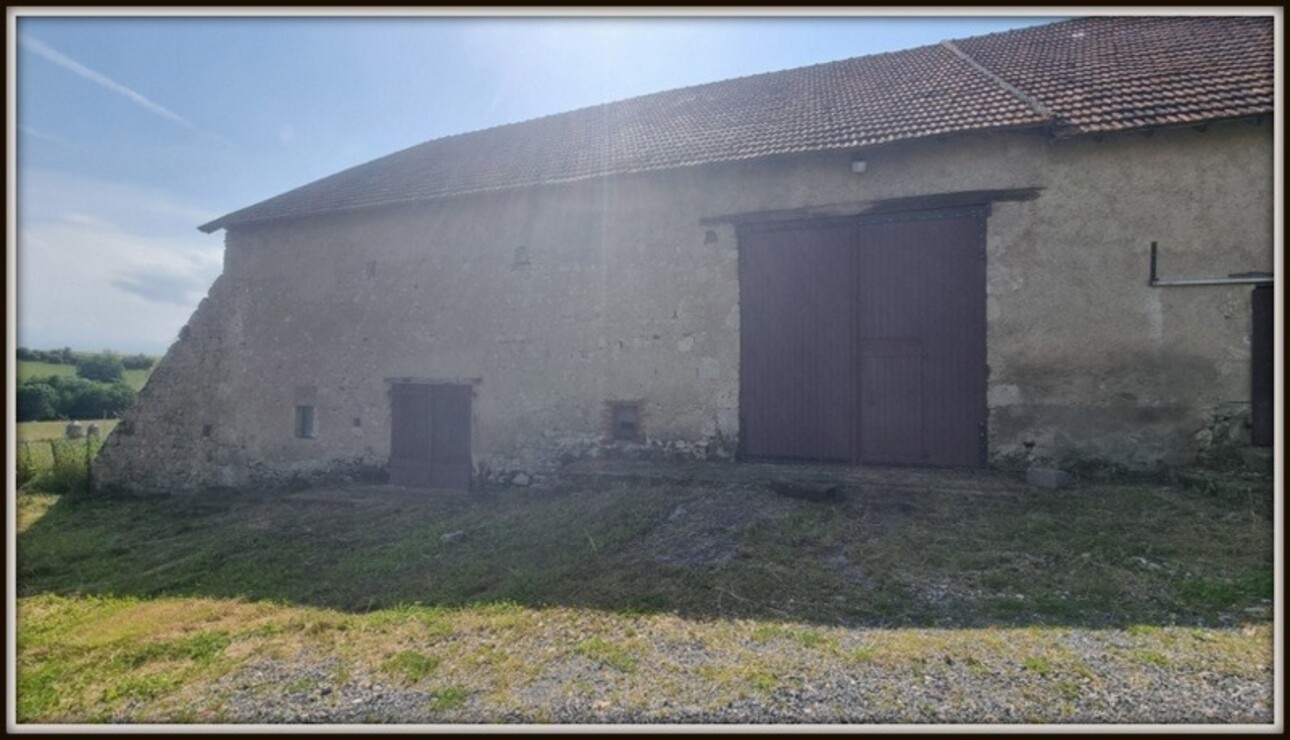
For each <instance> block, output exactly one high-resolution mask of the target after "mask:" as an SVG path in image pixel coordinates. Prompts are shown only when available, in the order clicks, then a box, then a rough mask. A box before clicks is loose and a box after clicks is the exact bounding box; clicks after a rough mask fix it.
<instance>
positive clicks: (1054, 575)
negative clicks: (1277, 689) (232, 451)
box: [18, 483, 1273, 628]
mask: <svg viewBox="0 0 1290 740" xmlns="http://www.w3.org/2000/svg"><path fill="white" fill-rule="evenodd" d="M1271 495H1272V494H1271V489H1270V486H1266V485H1262V484H1255V485H1249V486H1245V487H1240V486H1236V487H1232V486H1228V487H1218V488H1215V487H1210V488H1206V489H1204V490H1200V489H1195V488H1179V487H1164V486H1159V485H1146V484H1141V485H1100V486H1088V487H1081V488H1076V489H1072V490H1066V491H1059V492H1052V491H1044V492H1037V491H1035V492H1022V493H1015V492H1014V493H1011V494H1007V495H979V494H978V495H966V494H964V493H963V492H962V491H958V492H954V491H951V492H939V491H922V492H915V491H903V492H888V493H881V492H874V491H868V490H865V491H859V490H853V491H850V492H849V493H848V495H847V497H846V499H845V500H844V501H843V502H841V503H838V504H815V503H809V502H805V501H797V500H791V499H786V498H784V497H781V496H776V495H775V494H773V493H771V492H769V491H768V490H765V489H762V488H758V487H756V486H741V485H737V484H727V485H724V486H723V485H718V484H712V483H708V484H697V483H696V484H692V485H685V484H668V485H657V484H655V485H651V484H647V483H638V484H630V483H611V484H605V485H591V484H587V485H573V484H568V485H563V486H561V487H558V488H555V489H552V490H546V491H538V490H518V489H485V490H482V491H478V492H473V493H469V494H466V493H448V492H424V491H412V490H409V489H402V488H397V487H388V486H360V485H353V486H344V487H322V488H314V489H308V490H303V491H295V492H274V493H230V492H218V493H217V492H211V493H208V494H205V495H201V496H197V495H193V496H184V497H179V496H176V497H169V498H152V499H138V498H134V499H132V498H93V497H70V496H64V497H56V496H50V495H40V494H22V495H20V496H19V525H20V533H19V536H18V594H19V596H20V597H22V596H30V595H35V594H43V593H53V594H60V595H91V594H92V595H112V596H133V597H141V598H148V597H159V596H201V597H219V598H243V599H248V600H272V601H276V602H284V603H292V604H299V605H310V606H322V607H330V608H335V609H341V610H345V611H350V612H364V611H369V610H374V609H381V608H388V607H393V606H398V605H409V604H420V605H424V606H448V607H451V606H464V605H479V604H486V603H500V602H509V603H515V604H520V605H524V606H532V607H542V606H569V607H585V608H594V609H599V610H607V611H611V612H617V613H650V612H659V611H668V612H674V613H677V614H679V615H681V616H684V617H687V618H691V619H713V618H745V619H756V620H768V621H799V622H810V623H817V624H833V625H836V624H846V625H872V626H932V627H948V628H953V627H981V626H989V625H1002V624H1007V625H1019V624H1047V625H1071V626H1090V627H1114V626H1127V625H1141V624H1160V625H1167V624H1192V625H1210V626H1221V625H1224V624H1231V623H1235V622H1251V621H1268V620H1270V618H1271V613H1270V600H1271V597H1272V544H1273V539H1272V537H1273V534H1272V523H1271V514H1270V512H1271V506H1270V501H1271Z"/></svg>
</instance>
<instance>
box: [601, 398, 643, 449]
mask: <svg viewBox="0 0 1290 740" xmlns="http://www.w3.org/2000/svg"><path fill="white" fill-rule="evenodd" d="M641 432H642V430H641V404H640V402H639V401H610V402H609V437H610V439H613V440H614V441H616V442H638V441H640V439H641V436H642V435H641Z"/></svg>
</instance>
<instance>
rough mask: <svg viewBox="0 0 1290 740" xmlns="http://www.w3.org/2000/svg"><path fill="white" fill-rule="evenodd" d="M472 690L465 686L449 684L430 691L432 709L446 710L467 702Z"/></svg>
mask: <svg viewBox="0 0 1290 740" xmlns="http://www.w3.org/2000/svg"><path fill="white" fill-rule="evenodd" d="M469 696H470V692H469V691H468V690H467V689H466V688H465V687H463V686H449V687H447V688H444V689H439V690H438V691H432V692H430V711H432V712H446V711H449V710H452V709H458V708H460V707H461V706H462V705H463V704H465V703H466V699H467V698H468V697H469Z"/></svg>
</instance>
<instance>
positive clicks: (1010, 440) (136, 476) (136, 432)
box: [95, 123, 1272, 490]
mask: <svg viewBox="0 0 1290 740" xmlns="http://www.w3.org/2000/svg"><path fill="white" fill-rule="evenodd" d="M852 155H853V153H852V152H849V151H848V152H833V153H823V154H805V155H800V156H793V157H783V158H775V159H766V160H750V161H746V162H739V163H732V164H724V165H707V166H701V167H692V168H685V169H679V170H670V171H662V172H655V173H641V174H636V175H630V176H620V177H613V178H604V179H598V180H588V181H582V182H576V183H568V184H559V185H550V186H543V187H535V188H526V189H521V190H514V191H502V192H495V193H481V194H476V195H468V196H460V197H455V198H450V199H444V200H440V201H436V202H431V203H426V204H420V205H409V206H404V207H397V208H380V209H367V210H358V211H353V212H349V213H337V214H331V215H327V216H323V217H317V218H303V219H297V220H292V221H281V222H270V223H265V224H260V225H246V226H241V227H235V228H233V229H232V230H231V231H230V232H229V233H228V234H227V237H226V247H225V270H224V274H223V275H222V276H221V277H220V278H219V279H218V280H217V281H216V283H215V285H214V286H213V287H212V289H211V292H210V295H209V296H208V298H207V299H206V300H205V301H204V302H203V304H202V306H201V307H199V309H198V310H197V312H196V313H195V314H194V317H193V319H192V320H191V321H190V323H189V326H188V327H186V329H185V334H184V335H183V336H182V338H181V339H179V340H178V341H176V343H175V344H174V345H173V346H172V348H171V349H170V351H169V353H168V354H167V356H166V357H165V359H164V360H163V361H162V363H161V365H160V366H159V367H158V369H157V371H156V372H155V373H154V375H153V377H152V379H151V380H150V382H149V384H148V386H147V387H146V388H145V390H144V393H143V394H142V395H141V398H140V401H139V403H138V404H137V405H136V406H135V408H133V409H132V410H131V411H130V412H129V413H128V414H127V417H126V419H125V420H124V421H123V423H122V426H121V427H118V430H117V431H116V432H114V433H113V434H112V435H111V437H110V438H109V440H108V444H107V445H106V446H105V449H104V451H103V453H102V454H101V455H100V457H99V460H98V461H97V463H96V465H95V480H96V484H98V485H102V486H112V485H118V486H124V487H130V488H136V489H164V490H181V489H189V488H197V487H201V486H207V485H246V484H251V483H254V482H256V481H260V480H273V479H281V478H284V477H290V476H293V475H305V474H324V473H342V472H347V471H353V472H357V471H362V470H375V469H379V468H380V467H381V466H383V465H384V464H385V463H386V462H387V460H388V455H389V445H390V408H389V406H390V399H389V390H390V380H391V379H395V378H423V379H443V380H455V381H463V382H465V381H469V382H472V383H473V384H474V387H475V399H474V404H473V414H474V421H473V424H472V428H473V439H472V449H473V453H474V458H475V461H476V464H477V467H478V468H479V470H480V471H481V472H483V473H486V474H488V475H489V476H490V477H501V478H503V479H507V478H509V477H510V476H512V475H513V474H515V473H518V472H523V473H525V474H526V475H527V476H532V475H534V474H542V473H543V472H545V471H549V470H551V469H552V468H553V467H554V466H556V465H557V464H558V463H559V461H560V460H562V459H568V458H571V457H579V456H584V455H593V454H600V453H601V452H602V450H603V449H604V448H605V447H606V446H607V444H606V439H607V436H608V429H607V428H606V418H607V413H606V409H607V403H608V402H611V401H639V402H641V404H642V426H643V429H642V432H643V434H644V437H645V443H644V446H645V447H646V448H649V449H653V450H656V451H667V452H669V453H671V454H677V455H687V456H718V457H720V456H729V455H730V454H731V452H732V450H733V449H734V444H735V441H736V440H737V437H738V431H739V430H738V397H739V325H738V322H739V284H738V270H737V266H738V244H737V243H736V238H735V227H734V226H733V225H732V223H730V222H729V221H722V220H721V217H723V216H728V215H731V214H747V213H755V212H763V211H780V210H784V209H794V208H811V207H822V206H830V205H834V204H839V207H840V208H842V209H843V210H846V209H847V208H849V207H852V206H853V205H854V204H859V203H866V202H870V201H875V200H882V199H888V198H900V197H908V196H918V195H928V194H937V193H948V192H957V191H969V190H986V189H1012V188H1041V189H1042V190H1040V194H1039V197H1038V198H1035V199H1033V200H1026V201H1019V202H999V203H995V204H994V205H993V209H992V214H991V216H990V218H989V222H988V226H987V229H988V235H987V239H988V287H987V293H988V295H987V315H988V322H989V326H988V338H987V341H988V354H989V370H990V374H989V406H990V423H989V440H990V453H991V457H992V459H993V460H994V461H996V462H999V463H1008V462H1016V461H1022V460H1033V459H1052V460H1060V461H1069V460H1083V459H1090V460H1094V459H1095V460H1101V461H1106V462H1112V463H1118V464H1123V465H1129V466H1132V467H1148V466H1152V465H1155V464H1157V463H1159V462H1165V463H1176V462H1182V461H1185V460H1188V459H1191V458H1193V457H1195V455H1196V454H1197V453H1198V452H1199V451H1200V450H1201V448H1202V447H1203V446H1205V445H1212V444H1241V443H1242V435H1246V436H1248V431H1245V430H1244V429H1243V427H1242V420H1243V419H1244V418H1245V417H1246V416H1248V404H1249V360H1248V357H1249V322H1250V316H1249V305H1248V303H1249V289H1248V288H1241V287H1213V288H1173V289H1162V288H1149V287H1147V254H1148V248H1149V245H1150V243H1151V242H1152V241H1157V242H1159V244H1160V248H1161V260H1160V266H1161V272H1162V274H1164V275H1173V274H1179V275H1195V274H1206V275H1208V274H1215V273H1217V274H1226V273H1229V272H1240V271H1248V270H1270V269H1271V265H1272V199H1271V192H1272V137H1271V127H1270V126H1269V125H1267V124H1262V125H1256V126H1251V125H1248V124H1244V123H1241V124H1229V125H1221V126H1211V127H1210V129H1209V130H1208V132H1206V133H1200V132H1197V131H1193V130H1190V129H1187V130H1178V131H1162V132H1158V133H1157V134H1155V135H1154V136H1152V137H1143V136H1141V135H1136V134H1135V135H1120V136H1113V137H1108V138H1106V139H1105V140H1103V141H1100V142H1097V141H1092V140H1088V139H1082V140H1070V141H1061V142H1056V143H1054V142H1049V141H1046V140H1045V139H1043V138H1041V137H1038V136H1035V135H1031V134H997V135H992V136H969V137H953V138H949V139H947V140H945V141H924V142H918V143H913V144H902V145H896V146H890V147H882V148H876V149H872V150H869V151H868V152H865V153H864V155H863V156H864V157H865V159H866V160H867V168H866V171H865V172H864V173H863V174H855V173H853V172H852V171H851V159H852ZM302 398H307V399H309V401H310V402H311V403H312V405H314V406H315V410H316V416H315V420H316V435H315V437H314V438H312V439H305V438H297V437H296V436H294V409H295V405H296V404H297V403H300V399H302ZM1223 419H1227V421H1223ZM1232 420H1235V421H1232ZM1216 423H1217V424H1218V425H1219V427H1220V428H1218V429H1215V424H1216ZM1229 428H1230V429H1231V430H1234V431H1231V432H1229ZM123 430H124V431H123Z"/></svg>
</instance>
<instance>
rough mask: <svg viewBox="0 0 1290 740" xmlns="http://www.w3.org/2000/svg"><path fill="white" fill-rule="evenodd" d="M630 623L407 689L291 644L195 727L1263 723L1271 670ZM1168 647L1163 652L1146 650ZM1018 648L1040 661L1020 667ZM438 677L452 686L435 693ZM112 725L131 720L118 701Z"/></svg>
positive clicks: (1113, 653) (1142, 649)
mask: <svg viewBox="0 0 1290 740" xmlns="http://www.w3.org/2000/svg"><path fill="white" fill-rule="evenodd" d="M638 630H639V633H638V638H639V639H638V641H637V642H636V643H635V645H636V650H635V652H636V654H638V655H640V656H641V657H640V659H639V660H637V662H636V663H635V665H634V666H633V668H632V669H631V670H630V671H627V672H624V671H623V670H620V669H618V668H615V667H613V666H611V665H608V664H606V663H603V662H599V661H597V660H594V659H591V658H588V657H586V656H583V655H579V654H573V653H571V654H565V655H563V656H560V657H557V658H555V659H552V660H550V661H548V662H546V663H545V664H543V665H542V667H541V668H540V669H539V670H535V671H516V672H514V673H512V674H511V675H496V674H494V675H489V674H488V672H487V671H483V672H480V673H476V674H475V675H474V676H469V675H466V676H463V675H457V676H456V677H454V678H451V679H446V680H445V679H439V680H436V679H431V680H428V681H422V682H420V683H418V684H415V685H405V684H401V683H400V682H399V681H398V680H397V679H396V678H394V677H392V676H390V675H388V674H386V673H384V672H382V671H379V670H377V671H350V672H349V673H348V675H346V676H345V677H344V679H343V681H337V675H338V668H339V667H340V664H339V663H338V660H337V659H336V658H335V657H327V658H323V657H320V654H318V653H311V652H309V651H302V652H301V653H299V654H297V655H294V656H291V657H289V658H276V659H266V660H261V661H258V662H253V663H251V664H250V665H248V667H247V668H246V669H245V670H243V671H242V672H240V673H236V674H232V675H230V676H227V677H225V678H224V679H222V680H221V681H220V682H218V683H217V684H215V685H213V686H211V687H210V688H209V689H208V690H207V691H206V692H205V693H204V694H203V695H202V696H201V697H199V698H198V699H197V702H196V704H197V705H198V706H202V707H205V708H206V709H204V710H203V711H202V712H201V714H206V715H207V716H206V719H207V720H208V721H219V722H233V723H327V724H351V723H370V722H377V723H414V724H457V723H577V724H605V723H607V724H632V723H679V724H714V723H715V724H729V723H794V724H799V723H806V724H832V723H893V724H904V723H916V724H937V723H954V724H967V723H1034V722H1041V723H1089V724H1101V723H1133V724H1172V723H1186V724H1209V723H1237V724H1264V723H1270V722H1272V720H1273V714H1272V672H1271V670H1270V666H1267V665H1265V666H1254V665H1246V666H1242V665H1226V666H1224V664H1223V661H1222V660H1215V659H1213V658H1212V657H1207V658H1204V659H1202V660H1201V661H1200V662H1203V663H1208V664H1211V665H1212V667H1210V668H1208V669H1204V668H1201V669H1198V668H1197V665H1198V663H1192V662H1189V661H1188V660H1187V659H1186V658H1185V657H1183V656H1182V655H1181V650H1182V648H1180V640H1182V637H1181V636H1183V635H1191V636H1197V635H1199V636H1200V637H1201V638H1203V639H1201V640H1200V641H1199V643H1198V644H1205V643H1207V642H1213V641H1215V640H1217V641H1220V642H1221V640H1222V639H1223V635H1221V634H1219V635H1215V634H1211V633H1213V632H1214V631H1205V632H1199V631H1197V630H1184V631H1181V632H1179V633H1177V634H1174V633H1171V632H1170V631H1168V630H1165V631H1163V632H1157V633H1155V634H1153V635H1145V636H1144V635H1139V634H1133V633H1132V631H1125V630H1097V631H1094V630H1079V629H1063V630H1060V631H1057V632H1051V633H1050V632H1042V633H1040V632H1035V631H1025V630H1022V631H1019V633H1018V634H1017V635H1015V636H1005V639H1004V640H1003V644H1001V645H1000V644H995V645H990V644H988V643H983V642H981V641H979V640H978V639H977V636H976V634H975V633H972V632H969V633H967V634H962V635H958V634H955V632H954V631H937V630H900V631H887V632H875V631H870V630H863V629H850V630H849V629H843V628H837V629H827V630H822V631H818V632H814V633H812V634H816V635H819V636H820V639H821V640H822V641H823V642H824V643H826V644H828V646H829V648H828V649H827V650H821V649H818V648H807V647H804V646H803V645H802V644H800V643H799V642H798V641H796V640H795V639H793V638H792V636H791V634H790V635H787V636H778V637H774V638H771V639H766V640H764V641H760V642H759V641H756V640H749V639H743V640H741V641H740V642H739V644H738V645H737V646H734V647H733V648H731V649H727V650H725V651H723V652H721V653H718V652H716V651H714V650H712V649H710V648H708V647H705V642H707V641H705V639H704V638H703V635H702V634H701V628H697V631H696V634H695V636H694V639H690V640H687V639H677V638H676V633H675V630H674V629H673V628H672V626H667V627H665V628H660V629H657V630H654V629H651V627H650V625H649V624H648V623H645V624H638ZM1267 636H1268V637H1269V639H1270V632H1269V633H1268V635H1267ZM551 637H552V636H551V635H546V636H540V635H539V636H534V637H531V638H524V639H523V641H526V642H527V641H533V642H534V644H528V645H521V646H518V648H519V649H520V650H522V651H525V652H527V651H529V650H533V651H537V652H540V651H541V650H542V648H541V647H539V646H538V645H537V644H536V643H542V642H543V641H544V640H549V639H550V638H551ZM1010 637H1015V638H1016V639H1015V640H1013V639H1009V638H1010ZM467 639H472V638H467ZM484 639H488V638H484ZM1166 645H1171V646H1173V652H1161V651H1156V650H1152V649H1149V648H1151V647H1152V646H1154V647H1157V648H1161V650H1165V649H1166V648H1164V647H1163V646H1166ZM866 646H868V647H866ZM457 647H464V646H461V645H459V646H457ZM1270 647H1271V646H1270V645H1269V648H1270ZM1018 650H1020V652H1018ZM1018 654H1034V655H1044V656H1053V657H1051V658H1036V659H1026V658H1023V659H1021V660H1020V661H1018V659H1017V658H1016V655H1018ZM867 656H872V657H867ZM884 656H885V657H884ZM466 662H469V661H466ZM449 681H451V682H452V685H453V686H455V687H456V688H455V689H453V690H452V691H450V692H449V693H447V694H446V693H445V691H444V688H443V687H444V686H445V685H446V684H447V683H448V682H449ZM499 683H500V684H503V685H504V687H503V689H501V690H499V687H498V686H499ZM445 696H449V697H450V701H446V702H445V701H444V700H443V697H445ZM199 716H200V715H199ZM119 719H121V720H126V721H130V720H134V721H138V720H140V719H142V718H140V717H137V716H132V713H131V712H130V711H127V712H125V713H124V714H123V715H122V716H121V717H120V718H119Z"/></svg>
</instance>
